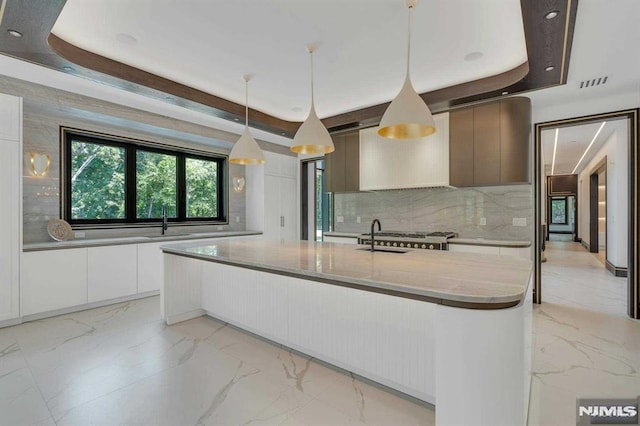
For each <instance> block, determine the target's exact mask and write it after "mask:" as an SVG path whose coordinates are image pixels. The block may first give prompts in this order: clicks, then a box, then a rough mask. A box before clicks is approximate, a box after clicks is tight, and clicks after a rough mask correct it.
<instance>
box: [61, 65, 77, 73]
mask: <svg viewBox="0 0 640 426" xmlns="http://www.w3.org/2000/svg"><path fill="white" fill-rule="evenodd" d="M62 69H63V70H65V71H67V72H73V71H75V70H76V69H75V68H74V67H70V66H69V65H65V66H64V67H62Z"/></svg>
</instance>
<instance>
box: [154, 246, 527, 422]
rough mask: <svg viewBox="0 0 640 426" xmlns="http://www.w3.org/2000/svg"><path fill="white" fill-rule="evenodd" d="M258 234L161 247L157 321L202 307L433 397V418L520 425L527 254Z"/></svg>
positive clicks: (175, 318) (310, 352)
mask: <svg viewBox="0 0 640 426" xmlns="http://www.w3.org/2000/svg"><path fill="white" fill-rule="evenodd" d="M358 248H364V247H362V246H359V247H355V246H353V245H347V244H333V243H308V242H283V243H281V242H273V241H263V240H260V239H255V240H254V239H249V240H247V239H244V240H228V241H220V242H211V241H209V242H201V243H198V242H194V243H185V244H173V245H169V246H165V247H163V250H164V253H165V283H164V287H163V289H162V292H161V296H162V308H163V313H162V315H163V317H164V319H165V321H166V322H167V324H173V323H176V322H180V321H184V320H186V319H190V318H194V317H196V316H200V315H211V316H213V317H216V318H218V319H220V320H223V321H225V322H229V323H231V324H234V325H236V326H238V327H240V328H243V329H245V330H248V331H251V332H253V333H256V334H258V335H260V336H263V337H266V338H268V339H270V340H273V341H275V342H278V343H280V344H283V345H286V346H288V347H291V348H293V349H296V350H298V351H300V352H303V353H306V354H308V355H310V356H313V357H315V358H318V359H320V360H322V361H325V362H328V363H330V364H333V365H336V366H338V367H341V368H344V369H346V370H348V371H352V372H354V373H356V374H359V375H361V376H364V377H367V378H369V379H371V380H374V381H376V382H379V383H381V384H384V385H386V386H389V387H391V388H394V389H397V390H399V391H401V392H404V393H407V394H409V395H412V396H414V397H416V398H419V399H421V400H424V401H427V402H429V403H432V404H435V405H436V421H437V423H438V424H443V425H444V424H492V425H498V424H524V423H525V422H526V414H527V406H528V396H529V385H530V366H531V361H530V360H531V286H530V278H531V263H530V262H529V261H528V260H525V259H521V258H517V257H510V256H495V255H479V254H471V253H450V252H446V251H429V250H410V251H408V252H406V253H390V252H373V253H372V252H369V251H364V250H358Z"/></svg>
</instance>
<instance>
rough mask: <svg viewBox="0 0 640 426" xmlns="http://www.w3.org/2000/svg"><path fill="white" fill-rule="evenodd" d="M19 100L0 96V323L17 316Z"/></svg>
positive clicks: (18, 280) (20, 148)
mask: <svg viewBox="0 0 640 426" xmlns="http://www.w3.org/2000/svg"><path fill="white" fill-rule="evenodd" d="M21 134H22V99H21V98H18V97H15V96H10V95H5V94H0V223H2V227H0V321H4V320H10V319H14V318H18V317H19V316H20V299H19V294H20V234H21V229H22V227H21V221H22V215H21V206H22V196H21V187H22V184H21V175H22V172H21V164H22V137H21Z"/></svg>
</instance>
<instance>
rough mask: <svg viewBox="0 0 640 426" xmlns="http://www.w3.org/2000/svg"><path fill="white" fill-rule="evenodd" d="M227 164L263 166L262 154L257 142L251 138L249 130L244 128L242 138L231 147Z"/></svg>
mask: <svg viewBox="0 0 640 426" xmlns="http://www.w3.org/2000/svg"><path fill="white" fill-rule="evenodd" d="M229 162H230V163H231V164H244V165H253V164H263V163H264V154H263V153H262V150H261V149H260V146H258V142H256V140H255V139H254V138H253V136H251V133H249V129H248V128H245V129H244V132H242V136H240V139H238V142H236V143H235V144H234V145H233V149H232V150H231V154H229Z"/></svg>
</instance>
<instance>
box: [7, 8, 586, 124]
mask: <svg viewBox="0 0 640 426" xmlns="http://www.w3.org/2000/svg"><path fill="white" fill-rule="evenodd" d="M0 1H2V0H0ZM65 1H66V0H12V1H10V2H7V1H4V3H5V5H6V10H5V16H4V19H3V20H2V22H0V53H3V54H5V55H8V56H12V57H16V58H19V59H23V60H27V61H29V62H33V63H36V64H39V65H44V66H47V67H50V68H53V69H57V70H60V71H62V72H66V73H71V74H74V75H78V76H81V77H85V78H88V79H91V80H96V81H100V82H103V83H106V84H108V85H111V86H115V87H119V88H121V89H124V90H128V91H131V92H135V93H140V94H143V95H145V96H149V97H152V98H156V99H159V100H162V101H164V102H168V103H172V104H176V105H179V106H182V107H185V108H189V109H193V110H196V111H199V112H203V113H205V114H210V115H213V116H216V117H219V118H223V119H226V120H233V121H240V122H242V121H243V120H244V106H243V105H240V104H237V103H235V102H231V101H229V100H226V99H223V98H220V97H218V96H215V95H212V94H210V93H206V92H203V91H201V90H198V89H195V88H192V87H189V86H186V85H183V84H180V83H177V82H175V81H172V80H169V79H166V78H163V77H160V76H157V75H155V74H153V73H149V72H146V71H143V70H140V69H138V68H135V67H131V66H129V65H126V64H123V63H120V62H117V61H114V60H112V59H109V58H106V57H103V56H100V55H97V54H95V53H92V52H89V51H86V50H83V49H81V48H79V47H77V46H74V45H72V44H70V43H68V42H66V41H65V40H63V39H61V38H59V37H57V36H56V35H54V34H51V33H50V32H51V28H52V27H53V24H54V23H55V21H56V19H57V17H58V16H59V14H60V12H61V11H62V8H63V6H64V3H65ZM520 2H521V6H522V16H523V25H524V32H525V39H526V44H527V52H528V62H526V63H523V64H521V65H520V66H518V67H516V68H514V69H512V70H509V71H507V72H504V73H502V74H498V75H496V76H492V77H487V78H483V79H479V80H476V81H471V82H467V83H463V84H459V85H456V86H452V87H448V88H444V89H439V90H435V91H432V92H427V93H423V94H421V96H422V97H423V99H424V100H425V102H427V104H428V105H429V107H430V108H431V109H432V110H433V111H436V112H437V111H445V110H448V109H450V108H453V107H457V106H461V105H466V104H470V103H475V102H480V101H483V100H487V99H492V98H495V97H500V96H502V95H503V92H508V93H509V94H515V93H523V92H527V91H531V90H536V89H541V88H546V87H551V86H555V85H559V84H565V83H566V79H567V73H568V66H569V58H570V53H571V46H572V41H573V29H574V26H575V19H576V13H577V7H578V0H544V1H543V0H520ZM551 10H557V11H558V12H559V14H558V16H557V17H556V18H554V19H551V20H545V19H544V15H545V14H546V13H547V12H549V11H551ZM33 16H38V17H39V19H32V17H33ZM30 18H31V19H30ZM13 27H15V28H16V29H19V30H20V31H22V32H23V33H24V34H25V35H27V36H26V37H23V38H21V39H16V38H13V37H11V36H8V35H7V33H6V30H7V29H9V28H13ZM47 41H48V44H47ZM549 65H553V66H554V67H555V68H554V69H553V70H552V71H545V68H546V67H547V66H549ZM388 105H389V103H388V102H387V103H383V104H379V105H375V106H372V107H366V108H362V109H358V110H356V111H351V112H348V113H344V114H338V115H335V116H332V117H328V118H325V119H324V120H323V121H324V123H325V125H326V126H327V127H328V128H329V129H330V130H331V131H339V130H344V129H347V128H355V127H359V126H361V125H366V126H370V125H376V124H377V123H378V122H379V120H380V117H382V114H383V113H384V111H385V109H386V108H387V106H388ZM300 124H301V123H296V122H291V121H286V120H282V119H279V118H277V117H274V116H271V115H269V114H266V113H263V112H260V111H256V110H251V113H250V125H251V126H252V127H254V128H257V129H261V130H265V131H267V132H270V133H274V134H278V135H282V136H286V137H293V135H294V134H295V132H296V130H297V129H298V127H299V126H300Z"/></svg>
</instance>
